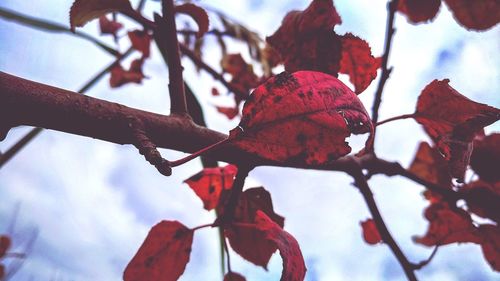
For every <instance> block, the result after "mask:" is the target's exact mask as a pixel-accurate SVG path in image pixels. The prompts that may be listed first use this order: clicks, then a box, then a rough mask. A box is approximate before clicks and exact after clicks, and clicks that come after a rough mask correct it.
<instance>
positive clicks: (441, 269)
mask: <svg viewBox="0 0 500 281" xmlns="http://www.w3.org/2000/svg"><path fill="white" fill-rule="evenodd" d="M71 2H72V1H70V0H51V1H15V0H2V1H1V2H0V7H2V8H8V9H12V10H15V11H18V12H22V13H25V14H29V15H31V16H33V17H39V18H45V19H50V20H52V21H55V22H59V23H62V24H68V11H69V7H70V6H71ZM200 3H202V4H206V5H209V6H211V7H216V8H217V9H220V10H222V11H225V12H226V13H227V14H230V15H231V16H232V17H233V18H235V19H238V20H239V21H241V22H242V23H244V24H246V25H247V26H248V27H250V28H251V29H252V30H255V31H257V32H258V33H259V34H261V35H262V36H268V35H270V34H272V33H273V32H274V31H275V30H276V29H277V28H278V26H279V25H280V22H281V19H282V17H283V16H284V15H285V14H286V12H287V11H289V10H291V9H300V10H302V9H304V8H305V7H306V6H307V5H308V3H309V1H263V0H254V1H223V0H217V1H200ZM335 5H336V7H337V10H338V11H339V13H340V15H341V16H342V20H343V24H342V25H340V26H338V27H336V31H337V33H339V34H344V33H346V32H352V33H354V34H356V35H358V36H360V37H362V38H364V39H365V40H367V41H368V42H369V43H370V45H371V46H372V50H373V53H374V54H375V55H380V54H381V53H382V48H383V43H384V42H383V41H384V32H385V23H386V19H385V17H386V8H385V1H372V0H349V1H348V0H337V1H335ZM158 9H159V4H158V3H157V2H154V1H150V2H149V3H148V4H147V6H146V14H147V15H151V13H152V11H153V10H158ZM396 26H397V34H396V36H395V39H394V43H393V51H392V53H391V61H390V63H391V65H393V66H394V71H393V73H392V75H391V79H390V80H389V82H388V83H387V86H386V89H385V93H384V98H383V104H382V108H381V112H380V114H381V119H385V118H388V117H391V116H395V115H400V114H404V113H410V112H413V111H414V108H415V103H416V99H417V96H418V94H419V93H420V91H421V89H423V87H424V86H425V85H427V84H428V83H429V82H431V81H432V80H433V79H443V78H449V79H450V80H451V85H452V86H453V87H454V88H455V89H457V90H458V91H459V92H461V93H462V94H464V95H466V96H467V97H469V98H471V99H473V100H475V101H479V102H483V103H488V104H490V105H494V106H497V107H499V106H500V96H499V94H498V93H499V89H500V68H499V66H500V56H499V53H498V50H499V45H500V41H499V40H498V38H500V37H499V33H500V28H499V27H498V26H497V27H496V28H494V29H491V30H489V31H487V32H484V33H476V32H467V31H466V30H465V29H463V28H462V27H460V26H459V25H458V24H457V23H456V22H455V21H454V20H453V17H452V15H451V14H450V12H449V11H448V9H447V8H446V7H445V6H443V7H441V11H440V13H439V15H438V17H437V19H436V20H435V21H434V22H433V23H432V24H426V25H418V26H414V25H410V24H408V23H407V22H406V19H405V18H403V17H402V16H397V17H396ZM81 30H82V31H84V32H86V33H89V34H93V35H95V36H98V28H97V24H96V22H92V23H89V24H87V25H86V26H85V27H84V28H83V29H81ZM102 40H103V41H106V42H107V43H109V44H110V45H112V44H113V42H112V40H111V39H110V38H102ZM126 41H127V40H123V42H122V44H121V45H120V49H121V50H124V49H126V48H127V47H128V46H127V44H128V43H127V42H126ZM210 43H214V41H213V40H212V39H207V45H210ZM241 50H244V48H242V46H241V45H238V44H236V45H230V46H229V51H230V52H239V51H241ZM205 52H206V54H208V55H207V56H206V57H207V61H208V62H209V64H211V65H214V66H217V65H218V63H219V59H220V58H219V57H217V56H218V54H219V53H218V50H217V49H216V48H213V47H207V48H206V49H205ZM0 53H1V56H0V70H1V71H4V72H7V73H11V74H14V75H18V76H21V77H24V78H27V79H31V80H35V81H39V82H43V83H47V84H50V85H54V86H57V87H61V88H65V89H69V90H77V89H78V88H80V87H81V86H82V85H83V84H84V83H85V82H86V81H87V80H88V79H89V78H90V77H92V76H93V75H94V74H95V73H96V72H97V71H99V70H100V69H102V68H103V67H105V66H106V65H107V64H109V63H110V62H111V61H112V58H111V57H109V56H108V55H107V54H105V53H103V52H102V51H101V50H100V49H98V48H96V47H95V46H94V45H92V44H90V43H88V42H86V41H82V40H81V39H77V38H74V37H72V36H69V35H59V34H49V33H45V32H40V31H36V30H32V29H30V28H27V27H24V26H20V25H17V24H14V23H11V22H8V21H5V20H2V19H0ZM137 56H138V55H135V56H132V58H131V59H133V58H135V57H137ZM246 57H247V58H248V56H247V55H246ZM183 63H184V65H185V67H186V71H185V74H186V79H187V81H188V82H189V83H190V85H191V86H192V88H193V90H194V91H195V93H196V95H197V96H198V98H199V99H200V101H202V103H203V109H204V111H205V113H206V118H207V121H208V124H209V126H210V127H211V128H213V129H216V130H219V131H222V132H227V131H228V130H229V129H231V128H233V127H234V126H235V125H236V124H237V121H227V119H226V118H225V117H224V116H223V115H220V114H218V113H217V112H216V110H215V109H214V107H213V104H215V103H219V102H221V100H220V99H215V98H214V97H211V95H210V89H211V88H212V86H214V85H217V84H215V83H214V82H213V81H212V80H211V78H210V77H209V76H208V75H207V74H206V73H203V72H202V73H201V74H199V75H198V74H195V72H194V68H193V65H192V64H191V63H190V62H189V61H184V62H183ZM125 65H128V64H127V63H125ZM144 71H145V73H146V75H147V76H149V77H150V79H147V80H145V81H144V83H143V85H140V86H139V85H137V86H136V85H127V86H124V87H122V88H120V89H118V90H111V89H109V86H108V82H107V77H106V78H105V79H104V80H103V81H101V82H100V83H98V84H97V85H96V86H95V87H94V88H92V90H91V91H90V92H89V95H90V96H93V97H97V98H101V99H106V100H110V101H116V102H120V103H122V104H125V105H128V106H132V107H135V108H140V109H144V110H149V111H153V112H157V113H163V114H166V113H168V109H169V102H168V95H167V81H165V77H167V70H166V68H165V66H164V65H163V64H162V60H161V57H160V55H159V53H158V52H157V50H156V48H153V50H152V59H150V60H148V61H147V62H146V64H145V67H144ZM343 78H345V77H343ZM344 81H346V80H344ZM376 84H377V83H376V81H375V82H373V83H372V86H371V87H369V88H368V89H367V90H366V91H365V92H364V93H363V94H362V95H361V96H360V97H361V99H362V101H363V102H364V103H365V105H366V107H367V108H370V107H371V103H372V97H373V94H374V92H375V87H376ZM222 99H223V98H222ZM227 101H229V99H228V100H227ZM222 102H224V100H223V101H222ZM29 129H30V128H15V129H13V130H11V132H10V134H9V135H8V137H7V139H6V140H5V141H3V142H1V143H0V150H2V151H4V150H6V149H7V148H8V147H10V145H12V144H13V143H14V142H15V141H16V140H17V139H18V138H19V137H21V136H22V135H24V134H25V133H26V132H27V131H29ZM495 130H496V131H499V130H500V125H498V124H496V125H493V126H490V127H489V128H487V131H488V132H491V131H495ZM363 138H364V137H360V138H354V139H353V138H351V141H350V143H354V144H355V147H354V149H353V150H354V151H356V150H358V149H359V148H360V147H361V144H362V143H363V141H364V139H363ZM420 140H428V138H427V137H426V135H425V134H424V132H423V130H422V129H421V128H420V126H419V125H418V124H416V123H415V122H414V121H412V120H405V121H398V122H395V123H390V124H387V125H385V126H383V127H381V128H380V129H379V131H378V136H377V143H376V147H377V152H378V155H379V156H381V157H383V158H386V159H389V160H398V161H400V162H401V163H402V164H403V165H405V166H407V165H408V164H409V163H410V161H411V160H412V158H413V155H414V152H415V149H416V147H417V145H418V142H419V141H420ZM356 145H357V146H356ZM162 153H163V154H164V155H166V156H167V157H168V158H172V159H175V158H177V157H179V156H182V154H181V153H178V152H173V151H168V150H164V151H162ZM200 169H201V165H200V163H199V161H192V162H191V163H189V164H186V165H184V166H183V167H180V168H176V169H175V170H174V174H173V176H171V177H168V178H166V177H164V176H161V175H160V174H159V173H158V172H157V171H156V170H155V169H154V168H153V167H151V166H150V165H149V164H148V163H147V162H145V161H144V160H143V157H142V156H140V155H139V154H138V153H137V150H136V149H135V148H134V147H132V146H119V145H115V144H110V143H106V142H102V141H97V140H93V139H90V138H83V137H79V136H73V135H69V134H64V133H60V132H54V131H45V132H43V133H42V134H41V135H40V136H39V137H38V138H37V139H36V140H35V141H33V142H32V143H31V144H29V145H28V146H27V147H26V148H25V149H24V150H23V151H22V152H21V153H19V154H18V155H17V156H16V157H15V158H14V159H13V160H12V161H11V162H9V163H8V164H7V165H5V166H4V167H3V168H2V169H1V170H0V232H9V233H10V234H11V235H12V236H13V237H14V246H15V247H14V250H16V251H23V249H24V248H25V247H26V246H27V244H28V243H29V240H30V238H31V237H34V235H37V236H36V240H35V242H34V244H33V247H32V249H31V251H30V252H29V256H28V258H27V259H26V261H25V262H24V265H23V267H22V268H21V269H20V270H19V271H18V273H17V274H16V275H15V276H14V277H13V278H12V280H120V279H121V275H122V271H123V269H124V268H125V266H126V264H127V263H128V261H129V260H130V259H131V257H132V256H133V255H134V253H135V251H136V250H137V249H138V247H139V246H140V244H141V243H142V241H143V239H144V237H145V236H146V234H147V232H148V230H149V228H150V227H151V226H153V225H154V224H156V223H157V222H159V221H161V220H180V221H182V222H183V223H184V224H185V225H187V226H189V227H194V226H197V225H200V224H205V223H209V222H211V221H212V220H213V218H214V215H213V214H212V213H208V212H206V211H204V210H203V208H202V203H201V201H200V200H199V199H198V198H197V197H196V196H195V195H194V193H193V192H192V191H191V190H190V189H189V188H188V187H187V185H185V184H182V181H183V180H184V179H186V178H187V177H189V176H190V175H192V174H194V173H196V172H198V171H199V170H200ZM351 183H352V180H351V179H350V178H349V177H347V176H345V175H343V174H341V173H335V172H318V171H305V170H296V169H287V168H271V167H261V168H257V169H255V170H254V171H253V172H251V173H250V177H249V179H248V181H247V185H246V186H247V187H252V186H259V185H263V186H265V188H266V189H267V190H269V191H270V192H271V195H272V197H273V201H274V206H275V209H276V212H277V213H279V214H281V215H283V216H285V218H286V222H285V229H286V230H287V231H289V232H290V233H292V234H293V235H294V236H295V237H296V239H297V240H298V242H299V244H300V245H301V248H302V252H303V254H304V257H305V259H306V264H307V267H308V272H307V276H306V279H307V280H311V281H312V280H346V279H348V280H404V274H403V272H402V270H401V269H400V266H399V264H398V263H397V261H396V260H395V258H394V256H393V254H392V253H391V252H390V250H389V249H388V247H386V246H384V245H379V246H375V247H374V246H368V245H367V244H365V243H364V241H363V240H362V237H361V229H360V226H359V221H361V220H364V219H366V218H367V217H369V213H368V211H367V207H366V205H365V204H364V201H363V199H362V196H361V195H360V194H359V193H358V191H357V190H356V189H355V188H353V186H352V185H351ZM370 184H371V186H372V189H373V192H374V193H375V197H376V200H377V202H378V204H379V207H380V210H381V212H382V214H383V216H384V218H385V220H386V223H387V224H388V226H389V229H390V230H391V232H392V233H393V235H394V237H395V239H396V240H397V241H398V242H399V244H400V246H401V247H402V249H403V251H404V252H405V253H406V254H407V256H408V257H409V258H410V260H412V261H420V260H423V259H425V258H426V257H427V256H428V255H429V254H430V253H431V250H432V249H429V248H424V247H421V246H418V245H415V244H413V242H412V240H411V237H412V236H414V235H418V234H423V233H424V232H425V230H426V226H427V223H426V221H425V220H424V219H423V218H422V210H423V208H424V207H425V206H426V204H427V203H426V202H425V201H424V200H423V199H422V198H421V196H420V193H421V192H422V190H423V189H422V188H421V187H420V186H418V185H416V184H413V183H412V182H409V181H407V180H405V179H403V178H399V177H394V178H386V177H383V176H376V177H374V178H373V179H372V180H371V181H370ZM16 210H17V211H16ZM16 214H17V215H16ZM14 220H15V221H14ZM231 261H232V267H233V270H235V271H237V272H240V273H242V274H244V275H245V276H247V277H248V280H278V279H279V276H280V273H281V258H280V257H279V255H278V254H275V255H274V256H273V258H272V259H271V263H270V267H269V271H268V272H266V271H264V270H263V269H261V268H257V267H255V266H253V265H251V264H250V263H248V262H245V261H244V260H242V259H241V258H239V257H238V256H237V255H236V254H233V255H232V260H231ZM11 266H13V265H11ZM418 276H419V277H421V279H422V280H493V279H495V278H499V275H498V274H495V273H493V272H492V271H491V269H490V267H489V265H488V264H487V263H486V262H485V261H484V259H483V257H482V253H481V251H480V248H479V247H478V246H477V245H460V246H455V245H452V246H446V247H443V248H441V249H440V250H439V252H438V254H437V256H436V257H435V259H434V260H433V262H432V263H431V264H430V265H428V266H427V267H425V268H424V269H422V270H420V271H419V272H418ZM221 279H222V278H221V275H220V265H219V249H218V241H217V232H216V230H211V229H203V230H200V231H198V232H196V234H195V240H194V245H193V252H192V255H191V261H190V262H189V264H188V266H187V268H186V271H185V274H184V275H183V276H182V278H181V280H221Z"/></svg>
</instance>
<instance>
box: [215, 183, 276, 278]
mask: <svg viewBox="0 0 500 281" xmlns="http://www.w3.org/2000/svg"><path fill="white" fill-rule="evenodd" d="M257 211H262V212H264V213H266V214H267V216H268V217H270V218H271V219H272V220H273V221H274V222H275V223H276V224H277V225H278V226H279V227H283V224H284V221H285V220H284V218H283V217H282V216H280V215H278V214H276V213H275V212H274V210H273V203H272V200H271V195H270V194H269V192H267V191H266V190H265V189H264V188H263V187H255V188H250V189H248V190H245V192H243V193H242V195H241V197H240V201H239V202H238V205H237V207H236V210H235V214H234V221H235V222H236V223H247V224H248V223H253V222H254V221H255V215H256V213H257ZM219 213H223V210H222V209H219ZM224 233H225V235H226V237H228V239H229V244H230V245H231V248H233V250H234V251H235V252H236V253H238V254H239V255H240V256H242V257H243V258H244V259H246V260H248V261H250V262H252V263H254V264H256V265H259V266H262V267H263V268H267V264H268V263H269V259H270V258H271V256H272V254H273V253H274V252H275V251H276V249H277V247H276V245H275V244H274V243H272V242H270V241H268V240H266V239H264V234H263V233H262V232H261V231H258V230H256V229H255V228H249V227H246V226H237V224H236V225H231V226H229V227H228V228H226V230H225V232H224Z"/></svg>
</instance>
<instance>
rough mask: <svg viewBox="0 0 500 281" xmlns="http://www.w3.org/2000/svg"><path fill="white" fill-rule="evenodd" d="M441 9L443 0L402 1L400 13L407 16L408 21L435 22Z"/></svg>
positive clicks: (399, 8)
mask: <svg viewBox="0 0 500 281" xmlns="http://www.w3.org/2000/svg"><path fill="white" fill-rule="evenodd" d="M439 7H441V0H400V1H399V5H398V11H400V12H401V13H403V14H405V15H406V17H407V18H408V21H410V22H412V23H421V22H426V21H430V20H433V19H434V18H435V17H436V15H437V13H438V11H439Z"/></svg>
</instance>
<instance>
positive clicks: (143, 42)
mask: <svg viewBox="0 0 500 281" xmlns="http://www.w3.org/2000/svg"><path fill="white" fill-rule="evenodd" d="M128 38H129V39H130V42H131V43H132V48H134V49H136V50H137V51H139V52H141V53H142V55H143V57H146V58H147V57H149V52H150V46H151V39H153V37H152V36H151V35H150V34H149V33H147V32H146V31H143V30H134V31H129V32H128Z"/></svg>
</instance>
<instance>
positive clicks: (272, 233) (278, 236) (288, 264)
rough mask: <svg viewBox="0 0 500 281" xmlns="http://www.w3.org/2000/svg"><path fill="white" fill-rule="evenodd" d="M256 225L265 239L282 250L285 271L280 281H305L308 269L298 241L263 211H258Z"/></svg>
mask: <svg viewBox="0 0 500 281" xmlns="http://www.w3.org/2000/svg"><path fill="white" fill-rule="evenodd" d="M255 223H256V225H257V229H258V230H260V231H262V232H263V233H264V237H265V238H266V239H267V240H269V241H271V242H273V243H275V244H276V247H277V248H278V249H279V250H280V256H281V258H282V259H283V271H282V273H281V279H280V280H281V281H302V280H304V277H305V275H306V270H307V269H306V265H305V263H304V257H302V252H301V251H300V247H299V243H298V242H297V240H295V238H293V236H292V235H290V233H288V232H286V231H285V230H283V228H281V227H280V226H279V225H277V224H276V223H275V222H273V221H272V220H271V219H270V218H269V217H268V216H267V215H266V214H265V213H264V212H262V211H257V213H256V215H255Z"/></svg>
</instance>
